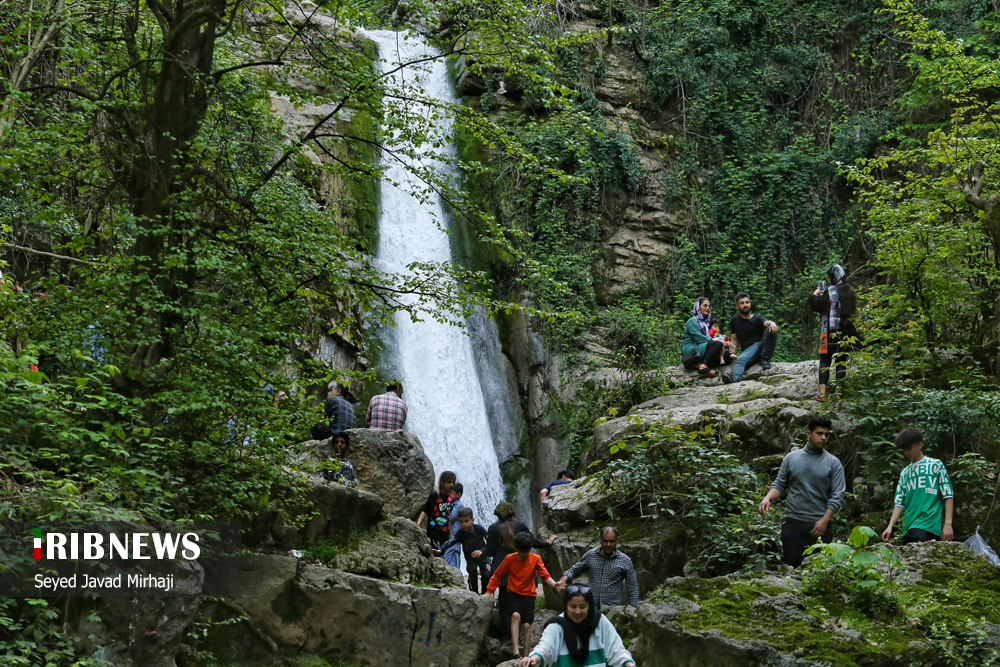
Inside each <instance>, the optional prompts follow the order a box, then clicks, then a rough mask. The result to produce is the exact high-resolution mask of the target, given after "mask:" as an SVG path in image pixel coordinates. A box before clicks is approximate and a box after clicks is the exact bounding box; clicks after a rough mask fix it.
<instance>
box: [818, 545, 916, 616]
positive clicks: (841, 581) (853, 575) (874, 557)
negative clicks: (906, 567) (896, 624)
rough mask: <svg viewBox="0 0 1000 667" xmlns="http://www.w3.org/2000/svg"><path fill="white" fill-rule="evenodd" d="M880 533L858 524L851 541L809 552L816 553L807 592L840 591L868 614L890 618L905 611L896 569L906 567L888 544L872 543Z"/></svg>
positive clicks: (846, 599) (846, 598)
mask: <svg viewBox="0 0 1000 667" xmlns="http://www.w3.org/2000/svg"><path fill="white" fill-rule="evenodd" d="M876 536H877V533H876V532H875V531H874V530H872V529H871V528H869V527H868V526H858V527H856V528H855V529H854V530H853V531H851V535H850V536H849V537H848V538H847V544H844V543H843V542H834V543H832V544H817V545H814V546H811V547H809V549H807V550H806V554H807V555H809V554H815V557H814V558H812V559H811V560H810V561H809V562H808V563H807V564H806V566H805V574H804V575H803V577H802V588H803V590H804V591H805V592H806V593H814V594H824V593H835V594H837V593H839V594H841V595H843V596H844V599H845V601H846V602H850V603H851V604H852V605H854V606H855V607H857V609H858V610H860V611H861V612H863V613H864V614H866V615H867V616H868V617H870V618H873V619H877V620H890V619H893V618H896V617H898V616H899V615H900V614H901V613H902V603H901V602H900V599H899V596H898V593H897V591H896V586H895V584H894V582H893V580H892V574H893V570H894V569H895V568H899V567H901V566H902V563H901V562H900V560H899V557H897V556H896V554H895V553H894V552H893V551H892V550H891V549H889V548H888V547H887V546H885V545H884V544H880V545H879V546H878V547H877V548H875V549H872V548H870V547H869V546H868V544H869V542H870V541H871V540H872V538H874V537H876Z"/></svg>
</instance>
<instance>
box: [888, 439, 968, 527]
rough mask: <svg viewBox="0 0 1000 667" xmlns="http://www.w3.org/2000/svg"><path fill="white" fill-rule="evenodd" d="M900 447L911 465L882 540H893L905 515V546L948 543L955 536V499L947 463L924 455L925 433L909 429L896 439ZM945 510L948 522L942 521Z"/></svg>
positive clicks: (903, 476) (899, 486)
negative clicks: (901, 518)
mask: <svg viewBox="0 0 1000 667" xmlns="http://www.w3.org/2000/svg"><path fill="white" fill-rule="evenodd" d="M896 446H897V447H899V448H900V449H902V450H903V456H905V457H906V460H907V461H909V462H910V465H908V466H906V467H905V468H903V472H901V473H900V474H899V483H898V484H897V485H896V506H895V508H893V510H892V518H891V519H889V526H888V527H887V528H886V529H885V530H884V531H882V539H883V540H885V541H889V540H890V539H892V527H893V526H894V525H896V521H898V520H899V516H900V515H901V514H902V515H903V544H909V543H911V542H928V541H930V540H944V541H945V542H950V541H951V540H952V539H954V537H955V533H954V531H953V530H952V529H951V520H952V514H953V512H954V509H955V497H954V493H953V491H952V488H951V479H949V478H948V471H947V470H945V467H944V464H943V463H941V461H939V460H938V459H932V458H931V457H929V456H924V452H923V448H924V434H923V433H921V432H920V429H918V428H916V427H913V426H907V427H906V428H904V429H903V430H902V431H900V432H899V435H897V436H896ZM942 510H943V514H944V522H943V523H942V521H941V515H942Z"/></svg>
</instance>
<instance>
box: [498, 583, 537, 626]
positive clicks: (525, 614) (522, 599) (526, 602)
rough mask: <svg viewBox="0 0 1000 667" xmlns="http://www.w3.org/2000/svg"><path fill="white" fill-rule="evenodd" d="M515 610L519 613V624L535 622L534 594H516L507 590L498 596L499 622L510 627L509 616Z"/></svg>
mask: <svg viewBox="0 0 1000 667" xmlns="http://www.w3.org/2000/svg"><path fill="white" fill-rule="evenodd" d="M514 612H517V613H518V614H520V615H521V624H522V625H523V624H524V623H528V624H531V623H534V622H535V596H534V595H518V594H517V593H511V592H510V591H507V592H506V593H504V594H503V595H502V596H501V597H500V623H501V624H503V627H505V628H509V627H510V620H511V617H512V616H513V615H514Z"/></svg>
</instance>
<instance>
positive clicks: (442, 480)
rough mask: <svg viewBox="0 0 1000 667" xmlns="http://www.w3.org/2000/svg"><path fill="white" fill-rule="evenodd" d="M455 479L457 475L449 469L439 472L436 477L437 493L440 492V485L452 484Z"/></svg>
mask: <svg viewBox="0 0 1000 667" xmlns="http://www.w3.org/2000/svg"><path fill="white" fill-rule="evenodd" d="M456 479H458V476H457V475H456V474H455V473H453V472H452V471H450V470H445V471H444V472H443V473H441V476H440V477H438V488H437V490H438V493H441V487H443V486H444V485H445V484H454V483H455V480H456Z"/></svg>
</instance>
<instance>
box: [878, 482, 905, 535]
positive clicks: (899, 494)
mask: <svg viewBox="0 0 1000 667" xmlns="http://www.w3.org/2000/svg"><path fill="white" fill-rule="evenodd" d="M905 505H906V489H905V488H903V473H900V474H899V481H898V482H896V498H895V506H894V507H893V508H892V518H890V519H889V525H888V526H886V528H885V530H883V531H882V541H884V542H888V541H889V540H891V539H892V527H893V526H895V525H896V522H897V521H899V517H900V516H902V514H903V507H905Z"/></svg>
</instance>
